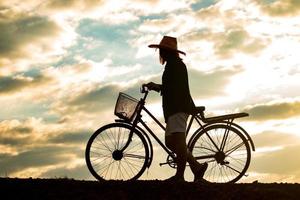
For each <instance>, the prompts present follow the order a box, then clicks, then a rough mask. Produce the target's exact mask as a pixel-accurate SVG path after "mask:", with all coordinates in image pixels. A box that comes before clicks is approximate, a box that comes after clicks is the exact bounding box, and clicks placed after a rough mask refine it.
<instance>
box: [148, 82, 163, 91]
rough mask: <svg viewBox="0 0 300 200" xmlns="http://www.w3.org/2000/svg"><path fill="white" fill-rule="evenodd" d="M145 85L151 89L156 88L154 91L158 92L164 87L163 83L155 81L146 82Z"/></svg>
mask: <svg viewBox="0 0 300 200" xmlns="http://www.w3.org/2000/svg"><path fill="white" fill-rule="evenodd" d="M145 86H146V87H147V88H148V89H149V90H154V91H156V92H160V91H161V89H162V85H161V84H157V83H153V82H150V83H147V84H145Z"/></svg>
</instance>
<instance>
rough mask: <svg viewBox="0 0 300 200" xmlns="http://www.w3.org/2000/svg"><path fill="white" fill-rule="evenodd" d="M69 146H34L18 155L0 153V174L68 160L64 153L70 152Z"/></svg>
mask: <svg viewBox="0 0 300 200" xmlns="http://www.w3.org/2000/svg"><path fill="white" fill-rule="evenodd" d="M72 150H73V149H71V148H70V147H60V146H49V145H48V146H44V147H35V148H34V149H31V150H27V151H24V152H21V153H19V154H18V155H2V157H1V159H0V166H1V168H0V174H8V175H9V174H11V173H14V172H18V171H21V170H25V169H27V168H30V167H43V166H48V165H54V164H58V163H66V162H68V161H70V159H71V158H70V157H69V156H68V154H66V153H71V152H72Z"/></svg>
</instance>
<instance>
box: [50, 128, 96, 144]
mask: <svg viewBox="0 0 300 200" xmlns="http://www.w3.org/2000/svg"><path fill="white" fill-rule="evenodd" d="M91 133H92V130H89V131H78V132H65V133H61V134H58V135H56V136H55V137H50V138H49V139H48V140H47V142H49V143H55V144H79V143H81V144H82V143H85V142H87V141H88V139H89V137H90V136H91Z"/></svg>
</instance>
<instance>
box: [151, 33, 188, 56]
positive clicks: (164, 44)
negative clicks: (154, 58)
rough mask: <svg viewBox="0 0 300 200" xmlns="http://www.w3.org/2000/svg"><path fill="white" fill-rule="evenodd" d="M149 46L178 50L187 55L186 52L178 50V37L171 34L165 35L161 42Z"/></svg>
mask: <svg viewBox="0 0 300 200" xmlns="http://www.w3.org/2000/svg"><path fill="white" fill-rule="evenodd" d="M148 47H150V48H161V49H166V50H170V51H176V52H178V53H181V54H183V55H186V54H185V52H183V51H180V50H178V48H177V39H176V38H174V37H170V36H164V37H163V39H162V40H161V41H160V43H159V44H150V45H149V46H148Z"/></svg>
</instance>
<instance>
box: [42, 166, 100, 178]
mask: <svg viewBox="0 0 300 200" xmlns="http://www.w3.org/2000/svg"><path fill="white" fill-rule="evenodd" d="M39 177H41V178H49V177H50V178H66V177H68V178H74V179H79V180H82V179H94V178H93V176H92V175H91V173H90V172H89V171H88V168H87V166H86V165H85V163H83V165H81V166H77V167H74V168H66V167H59V168H56V169H53V170H49V171H47V172H45V173H42V174H41V175H40V176H39Z"/></svg>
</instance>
